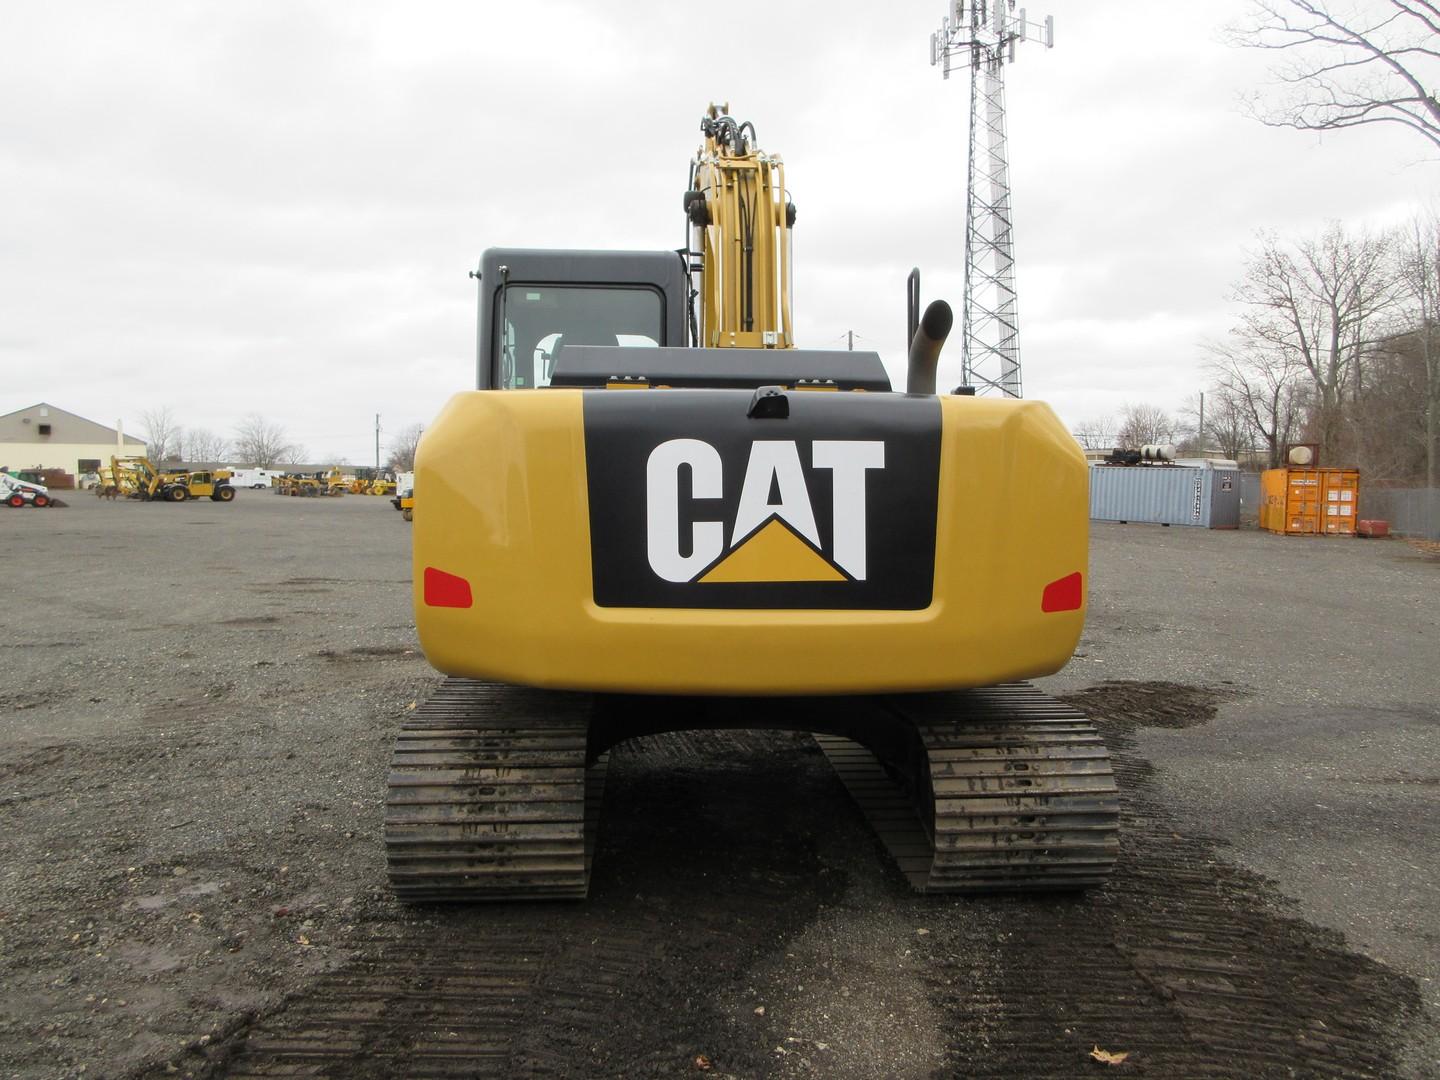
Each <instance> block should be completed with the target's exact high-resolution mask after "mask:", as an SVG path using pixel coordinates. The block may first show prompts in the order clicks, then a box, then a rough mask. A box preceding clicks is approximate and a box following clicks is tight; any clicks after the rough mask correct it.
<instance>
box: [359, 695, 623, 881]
mask: <svg viewBox="0 0 1440 1080" xmlns="http://www.w3.org/2000/svg"><path fill="white" fill-rule="evenodd" d="M589 725H590V698H589V697H588V696H586V695H581V694H564V693H558V692H552V691H544V690H532V689H526V688H523V687H514V686H504V685H499V684H495V683H483V682H477V681H474V680H470V679H448V680H446V681H445V683H443V684H442V685H441V686H440V688H439V689H438V690H437V691H436V692H435V694H434V695H432V696H431V697H430V698H429V699H428V700H427V701H426V702H425V703H424V704H423V705H421V706H420V707H419V708H418V709H417V710H416V711H415V715H414V716H413V717H412V718H411V719H410V720H408V721H406V722H405V723H404V724H403V725H402V726H401V730H400V733H399V735H398V736H397V738H396V740H395V753H394V757H393V758H392V761H391V766H390V776H389V781H388V785H389V795H388V798H387V800H386V808H385V848H386V854H387V856H388V860H389V866H390V884H391V886H392V887H393V888H394V891H395V895H396V896H397V897H399V898H400V899H402V900H406V901H410V902H434V901H466V902H469V901H477V900H546V899H578V898H583V897H584V896H585V893H586V890H587V888H588V886H589V881H590V864H591V861H592V859H593V857H594V850H595V831H596V823H597V821H598V817H599V811H600V800H601V796H602V795H603V792H604V783H605V758H604V757H603V756H602V757H601V758H600V759H599V760H598V761H596V762H594V763H593V764H591V765H590V766H589V767H588V768H587V766H586V757H587V737H588V731H589Z"/></svg>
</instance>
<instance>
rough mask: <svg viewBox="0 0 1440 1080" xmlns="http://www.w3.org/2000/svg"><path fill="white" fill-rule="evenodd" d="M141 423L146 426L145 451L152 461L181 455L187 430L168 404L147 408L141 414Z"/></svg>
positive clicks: (168, 459)
mask: <svg viewBox="0 0 1440 1080" xmlns="http://www.w3.org/2000/svg"><path fill="white" fill-rule="evenodd" d="M140 423H141V424H142V425H143V426H144V428H145V452H146V453H147V454H148V455H149V456H150V460H151V461H170V460H171V459H173V458H178V457H179V456H180V453H181V443H182V441H183V439H184V434H185V432H184V429H183V428H181V427H180V425H179V424H178V423H177V422H176V421H175V414H174V413H172V412H171V411H170V407H169V406H168V405H162V406H160V407H159V408H158V409H146V410H145V411H144V412H142V413H141V414H140Z"/></svg>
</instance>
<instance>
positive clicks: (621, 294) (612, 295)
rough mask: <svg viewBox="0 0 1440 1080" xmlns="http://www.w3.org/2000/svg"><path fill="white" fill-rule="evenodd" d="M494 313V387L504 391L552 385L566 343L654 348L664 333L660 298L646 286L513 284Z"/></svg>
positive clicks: (657, 293) (509, 286) (662, 309)
mask: <svg viewBox="0 0 1440 1080" xmlns="http://www.w3.org/2000/svg"><path fill="white" fill-rule="evenodd" d="M501 311H503V312H504V318H503V320H502V319H500V318H499V317H498V316H499V314H500V312H501ZM496 315H497V319H496V322H497V324H498V330H497V338H498V340H497V341H496V343H495V344H496V349H495V355H496V357H497V366H498V368H499V370H498V371H497V372H496V375H497V378H496V380H495V385H496V386H498V387H500V388H502V389H505V390H524V389H530V388H532V387H537V386H549V385H550V377H551V375H552V374H554V371H555V358H556V357H557V356H558V355H559V353H560V352H561V350H563V349H564V348H565V347H566V346H567V345H628V346H641V347H654V346H658V345H659V344H660V339H661V338H662V337H663V335H664V330H663V327H664V304H663V301H662V298H661V295H660V293H659V292H658V291H657V290H655V289H652V288H646V287H623V286H615V287H601V286H582V285H523V284H512V285H508V286H506V288H505V292H504V295H503V296H502V297H501V299H500V301H499V303H498V304H497V306H496Z"/></svg>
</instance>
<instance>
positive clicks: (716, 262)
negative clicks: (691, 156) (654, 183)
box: [685, 105, 795, 349]
mask: <svg viewBox="0 0 1440 1080" xmlns="http://www.w3.org/2000/svg"><path fill="white" fill-rule="evenodd" d="M728 110H729V106H728V105H719V106H717V105H711V106H710V108H709V110H708V111H707V112H706V115H705V118H704V119H703V120H702V121H701V122H700V130H701V131H702V132H703V133H704V135H705V144H704V145H703V146H702V147H701V148H700V150H699V152H698V153H697V154H696V156H695V160H694V161H693V162H691V164H690V190H688V191H687V192H686V193H685V213H686V216H687V217H688V218H689V220H690V228H691V237H690V250H691V252H692V253H693V254H697V255H698V256H699V260H700V261H699V267H700V279H701V283H700V287H699V295H700V312H699V327H698V331H699V337H698V341H697V344H699V345H701V346H704V347H708V348H735V347H738V348H749V349H790V348H794V345H795V342H794V337H793V335H792V331H791V324H790V230H791V229H792V228H793V227H794V225H795V204H794V203H792V202H790V200H789V199H788V198H787V196H786V193H785V164H784V162H782V161H781V160H780V157H779V155H778V154H767V153H765V152H764V151H763V150H761V149H759V148H758V147H757V146H756V145H755V127H754V125H753V124H751V123H749V122H748V121H746V122H745V123H737V122H736V121H735V119H734V117H732V116H730V115H729V111H728Z"/></svg>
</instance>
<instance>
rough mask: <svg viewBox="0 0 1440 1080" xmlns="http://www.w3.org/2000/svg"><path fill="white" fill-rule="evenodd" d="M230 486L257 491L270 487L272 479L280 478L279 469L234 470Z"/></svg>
mask: <svg viewBox="0 0 1440 1080" xmlns="http://www.w3.org/2000/svg"><path fill="white" fill-rule="evenodd" d="M230 471H231V473H232V475H231V477H230V486H231V487H234V488H255V489H256V490H260V489H264V488H268V487H270V478H271V477H272V476H279V475H280V470H279V469H232V470H230Z"/></svg>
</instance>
